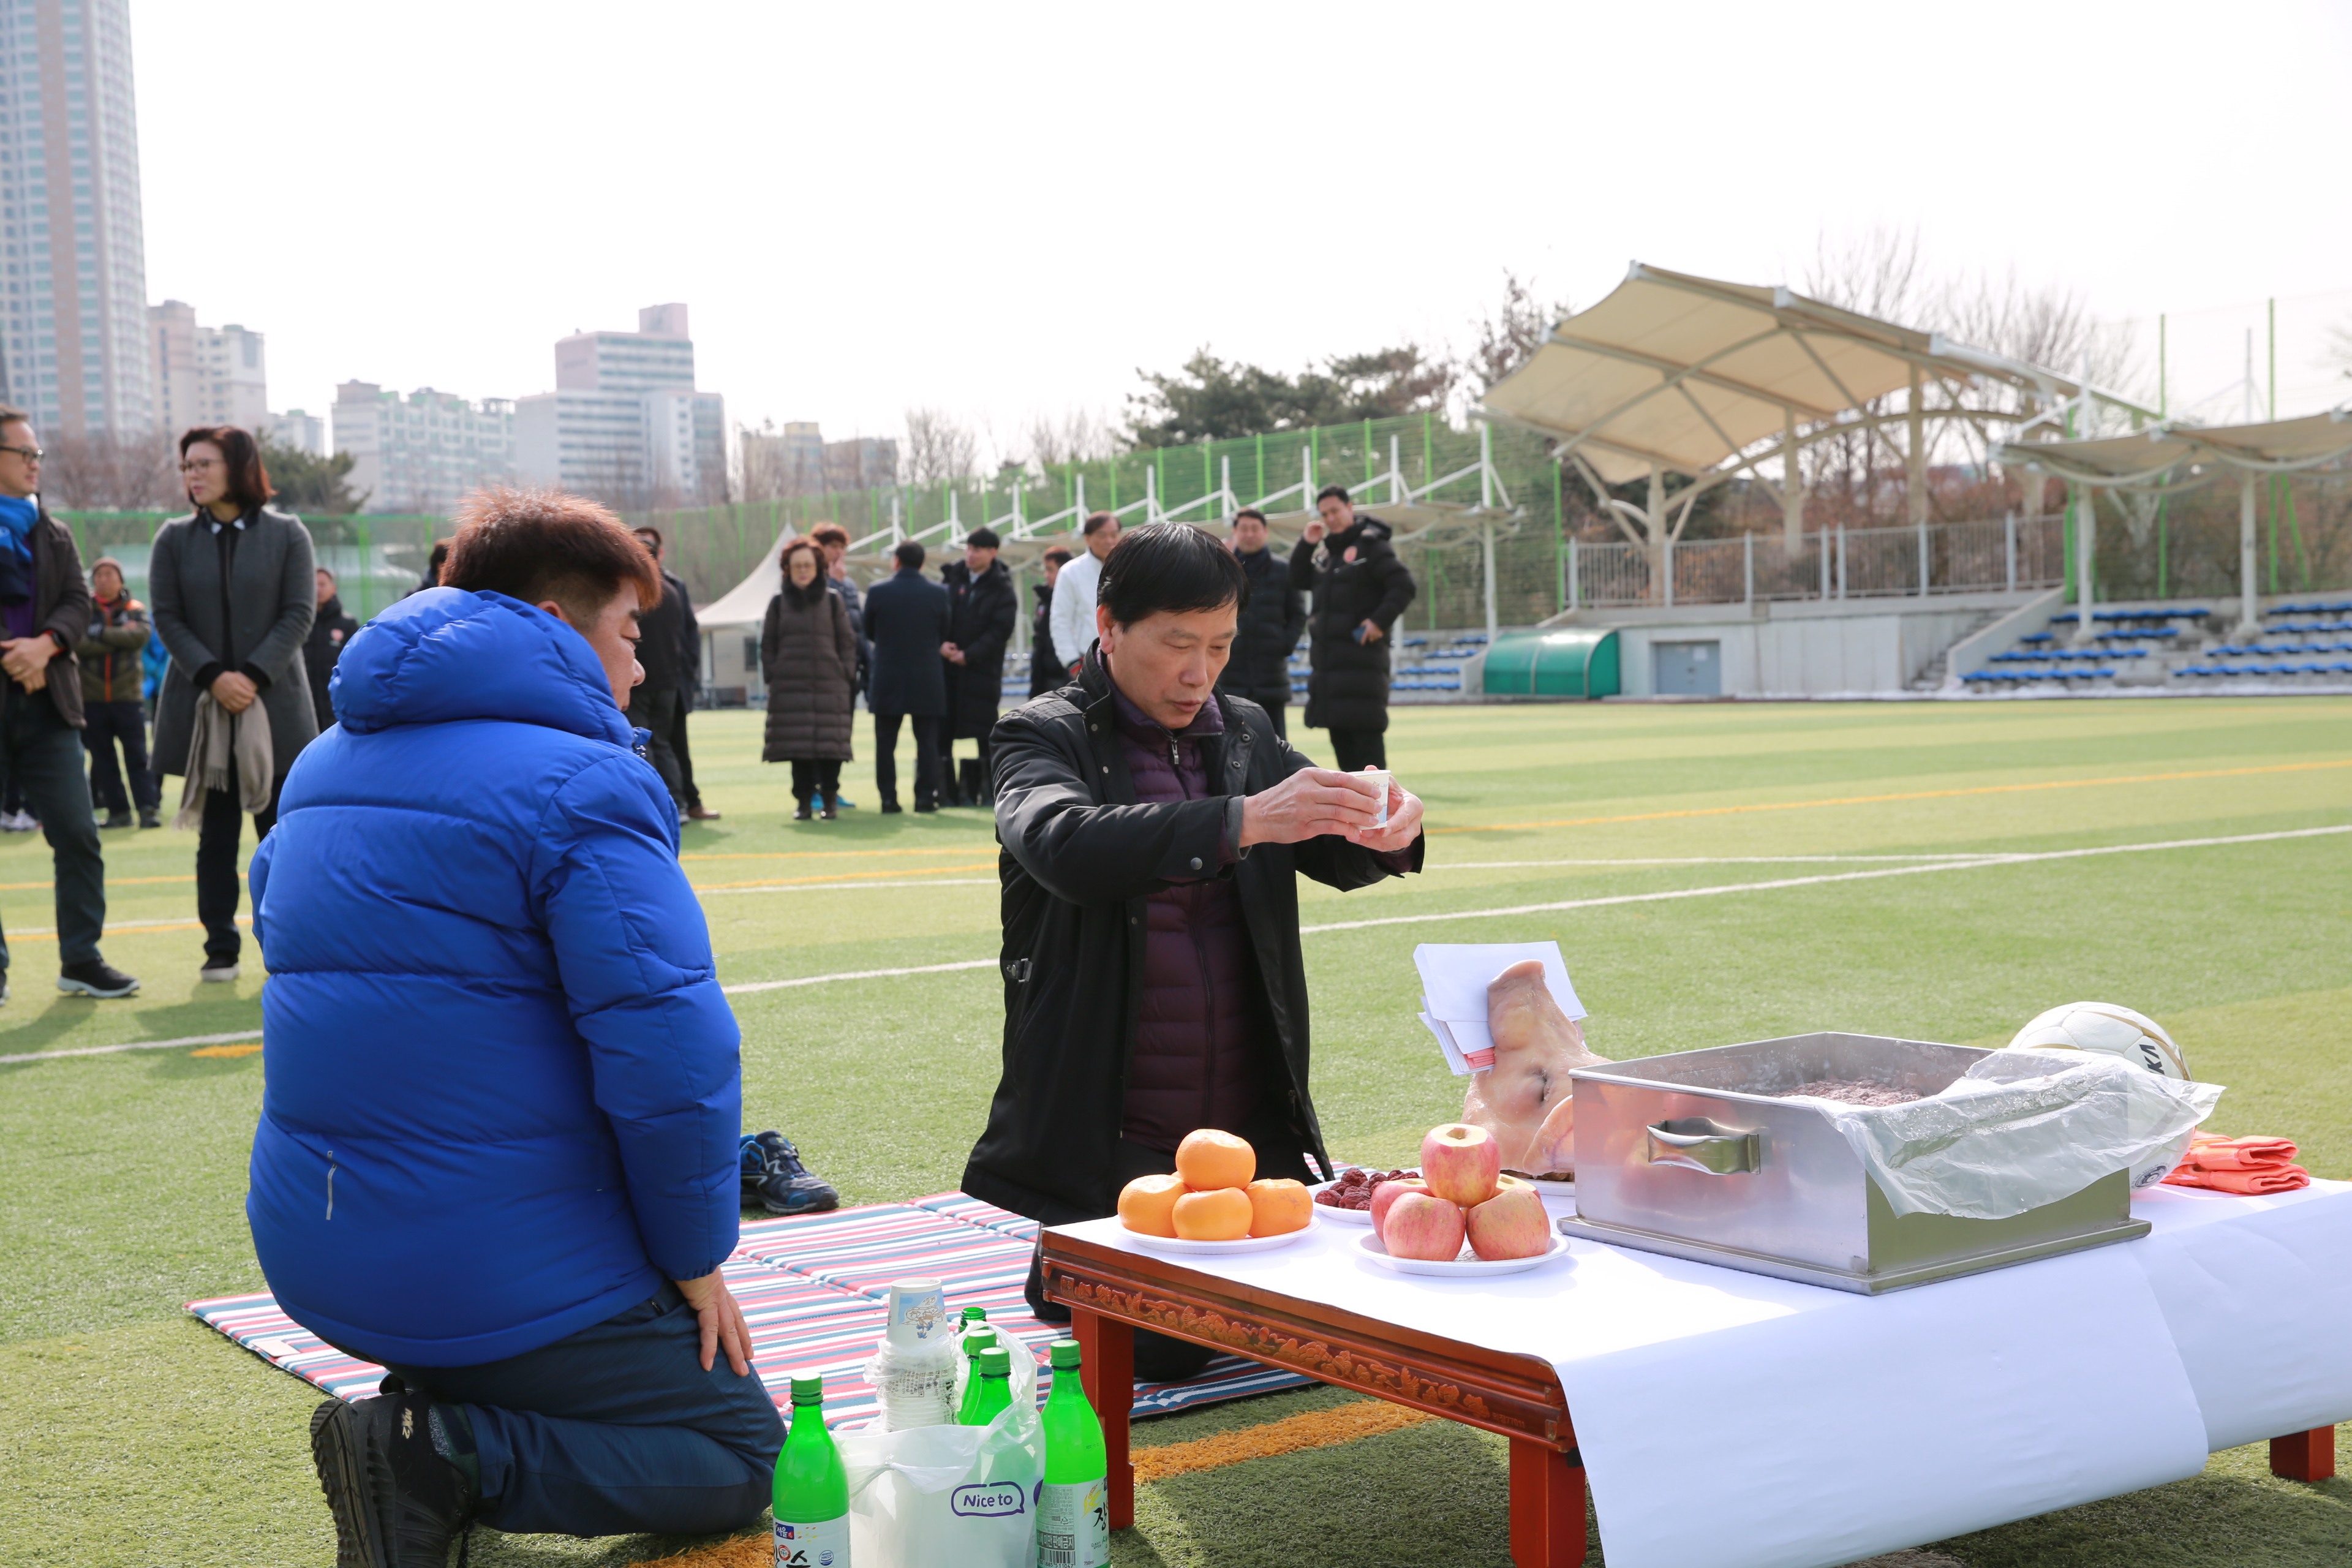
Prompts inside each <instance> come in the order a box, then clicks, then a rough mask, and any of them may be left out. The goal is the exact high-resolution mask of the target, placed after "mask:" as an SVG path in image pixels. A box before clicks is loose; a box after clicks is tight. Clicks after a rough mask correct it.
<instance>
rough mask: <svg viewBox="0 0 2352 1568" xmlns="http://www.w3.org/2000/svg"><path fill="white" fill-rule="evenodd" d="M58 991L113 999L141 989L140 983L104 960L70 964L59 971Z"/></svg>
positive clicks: (97, 959)
mask: <svg viewBox="0 0 2352 1568" xmlns="http://www.w3.org/2000/svg"><path fill="white" fill-rule="evenodd" d="M138 989H139V982H137V981H136V980H133V979H131V976H129V975H128V974H125V973H122V971H121V970H120V969H117V968H115V967H114V966H113V965H112V964H110V963H107V962H106V960H104V959H102V958H93V959H91V960H89V962H88V963H68V964H67V965H66V966H65V967H64V968H63V969H60V970H58V990H60V991H63V992H66V993H68V994H72V993H75V992H79V993H80V994H82V995H84V996H98V997H103V998H112V997H116V996H128V995H130V994H131V993H132V992H133V991H136V990H138Z"/></svg>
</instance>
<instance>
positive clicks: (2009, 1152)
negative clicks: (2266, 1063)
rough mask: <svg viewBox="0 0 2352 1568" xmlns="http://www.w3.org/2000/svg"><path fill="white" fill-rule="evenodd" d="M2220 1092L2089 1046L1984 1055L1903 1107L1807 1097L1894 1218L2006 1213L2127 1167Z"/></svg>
mask: <svg viewBox="0 0 2352 1568" xmlns="http://www.w3.org/2000/svg"><path fill="white" fill-rule="evenodd" d="M1790 1099H1791V1100H1792V1102H1793V1103H1797V1104H1802V1105H1810V1106H1812V1107H1813V1108H1815V1109H1816V1110H1819V1111H1821V1113H1822V1115H1823V1116H1826V1117H1827V1118H1829V1120H1830V1121H1831V1122H1832V1124H1833V1125H1835V1126H1836V1128H1837V1130H1838V1131H1839V1132H1841V1133H1842V1134H1843V1135H1844V1137H1845V1141H1846V1142H1847V1143H1848V1144H1849V1145H1851V1146H1852V1148H1853V1152H1854V1153H1855V1155H1856V1156H1858V1157H1859V1158H1860V1159H1861V1161H1862V1163H1863V1164H1864V1167H1866V1168H1867V1169H1868V1170H1869V1172H1870V1173H1871V1175H1872V1176H1873V1177H1874V1179H1875V1180H1876V1181H1877V1183H1878V1186H1879V1190H1880V1191H1881V1192H1883V1193H1885V1194H1886V1202H1887V1206H1888V1207H1890V1208H1892V1209H1893V1210H1894V1211H1895V1213H1896V1214H1898V1215H1906V1214H1948V1215H1959V1216H1961V1217H1962V1218H1966V1219H2007V1218H2008V1217H2010V1216H2011V1215H2021V1214H2023V1213H2024V1212H2025V1211H2026V1210H2028V1209H2032V1208H2039V1207H2041V1206H2042V1205H2043V1204H2051V1203H2056V1202H2057V1201H2058V1200H2059V1199H2061V1198H2063V1197H2067V1196H2069V1195H2071V1194H2074V1193H2078V1192H2081V1191H2082V1190H2083V1189H2084V1187H2087V1186H2089V1185H2090V1184H2092V1183H2093V1182H2095V1181H2097V1180H2098V1179H2099V1178H2100V1177H2101V1176H2104V1175H2106V1174H2107V1173H2110V1172H2114V1171H2122V1170H2128V1169H2130V1168H2132V1167H2134V1166H2136V1165H2137V1164H2139V1163H2142V1162H2144V1161H2145V1160H2147V1158H2148V1157H2149V1156H2150V1155H2151V1154H2154V1153H2156V1152H2158V1151H2159V1150H2160V1149H2162V1148H2163V1147H2164V1146H2165V1145H2166V1144H2168V1143H2169V1142H2173V1141H2175V1140H2177V1139H2179V1138H2180V1137H2181V1136H2182V1135H2183V1134H2185V1133H2186V1132H2188V1131H2189V1129H2190V1128H2192V1127H2195V1126H2196V1125H2197V1124H2198V1123H2199V1122H2200V1121H2204V1120H2205V1119H2206V1118H2207V1117H2209V1116H2210V1115H2212V1114H2213V1107H2214V1105H2215V1104H2216V1103H2217V1102H2218V1101H2219V1100H2221V1086H2220V1085H2219V1084H2210V1083H2184V1082H2182V1081H2181V1080H2180V1079H2172V1078H2167V1077H2164V1076H2163V1075H2162V1074H2159V1073H2152V1072H2149V1071H2147V1069H2146V1068H2141V1067H2139V1066H2137V1065H2136V1064H2134V1063H2131V1062H2126V1061H2125V1060H2123V1059H2122V1058H2117V1057H2110V1056H2105V1055H2103V1054H2100V1053H2097V1052H2092V1051H2037V1050H2007V1051H1994V1052H1992V1053H1990V1055H1988V1056H1987V1057H1986V1058H1984V1059H1983V1060H1982V1061H1979V1062H1978V1063H1977V1064H1976V1065H1975V1066H1973V1067H1971V1068H1969V1070H1968V1071H1967V1072H1965V1073H1963V1074H1961V1075H1960V1077H1959V1078H1958V1079H1956V1080H1955V1081H1954V1082H1952V1083H1951V1084H1950V1085H1949V1086H1948V1087H1947V1088H1945V1089H1942V1090H1941V1091H1939V1092H1937V1093H1936V1094H1932V1095H1930V1096H1928V1097H1927V1099H1925V1100H1913V1101H1912V1102H1910V1103H1909V1104H1908V1105H1842V1104H1840V1103H1838V1102H1837V1101H1835V1100H1817V1099H1814V1098H1812V1097H1811V1096H1809V1095H1799V1096H1791V1097H1790Z"/></svg>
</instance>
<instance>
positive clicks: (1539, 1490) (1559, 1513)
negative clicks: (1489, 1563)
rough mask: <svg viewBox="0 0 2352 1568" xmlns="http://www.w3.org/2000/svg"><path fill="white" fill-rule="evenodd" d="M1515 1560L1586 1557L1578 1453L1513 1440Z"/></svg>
mask: <svg viewBox="0 0 2352 1568" xmlns="http://www.w3.org/2000/svg"><path fill="white" fill-rule="evenodd" d="M1511 1561H1512V1562H1513V1563H1517V1564H1518V1568H1576V1565H1577V1564H1578V1563H1581V1562H1583V1561H1584V1467H1583V1465H1582V1464H1581V1463H1580V1462H1579V1460H1578V1459H1577V1458H1576V1456H1575V1455H1573V1454H1564V1453H1562V1452H1560V1451H1559V1449H1558V1448H1554V1447H1549V1446H1548V1445H1546V1444H1542V1443H1530V1442H1528V1441H1527V1440H1525V1439H1524V1438H1513V1439H1512V1441H1511Z"/></svg>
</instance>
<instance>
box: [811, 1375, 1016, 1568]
mask: <svg viewBox="0 0 2352 1568" xmlns="http://www.w3.org/2000/svg"><path fill="white" fill-rule="evenodd" d="M1024 1359H1027V1358H1024V1357H1022V1356H1017V1355H1016V1356H1015V1357H1013V1377H1014V1380H1015V1386H1014V1391H1013V1403H1012V1404H1011V1405H1007V1406H1006V1407H1005V1408H1004V1409H1003V1411H1002V1412H1001V1413H1000V1414H999V1415H997V1417H996V1419H995V1420H993V1421H992V1422H990V1423H989V1424H988V1425H987V1426H917V1427H914V1428H911V1429H910V1430H908V1431H904V1432H880V1431H876V1432H850V1433H845V1434H843V1435H842V1436H840V1437H839V1438H838V1439H837V1441H838V1443H839V1444H840V1447H841V1462H842V1465H843V1467H844V1468H846V1469H847V1471H848V1472H849V1550H850V1559H851V1561H853V1562H854V1563H856V1564H857V1568H1033V1565H1034V1563H1036V1561H1037V1514H1036V1500H1037V1496H1038V1487H1039V1484H1040V1483H1041V1482H1043V1481H1044V1479H1045V1428H1044V1426H1042V1425H1041V1424H1040V1423H1039V1421H1038V1419H1037V1399H1036V1394H1035V1389H1036V1377H1037V1373H1036V1367H1035V1363H1034V1361H1033V1362H1032V1363H1031V1364H1030V1367H1029V1371H1028V1384H1029V1391H1028V1392H1027V1393H1024V1392H1022V1391H1021V1388H1020V1386H1019V1384H1020V1380H1021V1376H1022V1372H1021V1363H1022V1362H1023V1361H1024Z"/></svg>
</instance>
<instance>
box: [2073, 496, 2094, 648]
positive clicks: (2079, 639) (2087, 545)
mask: <svg viewBox="0 0 2352 1568" xmlns="http://www.w3.org/2000/svg"><path fill="white" fill-rule="evenodd" d="M2072 489H2074V641H2075V642H2076V643H2078V644H2079V643H2086V642H2089V641H2090V640H2091V604H2092V601H2093V599H2094V598H2095V593H2096V590H2095V588H2094V587H2093V585H2092V583H2091V574H2092V570H2093V568H2094V567H2095V564H2096V563H2097V560H2098V552H2099V497H2098V492H2097V491H2095V490H2094V489H2092V488H2091V487H2090V486H2088V485H2075V486H2073V487H2072Z"/></svg>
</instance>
